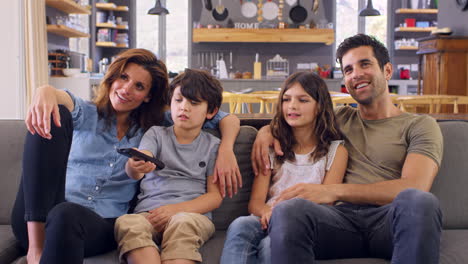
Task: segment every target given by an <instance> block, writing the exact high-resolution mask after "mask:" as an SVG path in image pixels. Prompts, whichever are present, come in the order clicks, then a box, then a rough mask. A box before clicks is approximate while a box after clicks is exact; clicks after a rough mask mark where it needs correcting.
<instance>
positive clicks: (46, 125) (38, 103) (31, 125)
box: [25, 85, 61, 139]
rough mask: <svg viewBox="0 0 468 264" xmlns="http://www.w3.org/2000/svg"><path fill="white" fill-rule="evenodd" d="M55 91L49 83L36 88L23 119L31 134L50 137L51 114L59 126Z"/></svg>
mask: <svg viewBox="0 0 468 264" xmlns="http://www.w3.org/2000/svg"><path fill="white" fill-rule="evenodd" d="M55 91H56V89H55V88H54V87H52V86H50V85H44V86H41V87H39V88H37V89H36V92H35V93H34V97H33V100H32V103H31V105H30V107H29V110H28V113H27V115H26V120H25V123H26V127H27V129H28V130H29V132H30V133H31V134H33V135H34V134H35V133H38V134H39V135H40V136H41V137H43V138H47V139H51V138H52V135H51V134H50V116H51V114H52V117H53V120H54V123H55V125H56V126H57V127H60V126H61V124H60V113H59V108H58V103H57V95H56V93H55Z"/></svg>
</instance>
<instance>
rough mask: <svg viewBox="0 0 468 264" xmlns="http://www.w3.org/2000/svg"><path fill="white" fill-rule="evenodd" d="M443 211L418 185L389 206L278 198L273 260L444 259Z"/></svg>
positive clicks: (272, 223) (273, 219) (272, 230)
mask: <svg viewBox="0 0 468 264" xmlns="http://www.w3.org/2000/svg"><path fill="white" fill-rule="evenodd" d="M441 229H442V213H441V211H440V208H439V201H438V199H437V198H436V197H435V196H434V195H432V194H431V193H428V192H423V191H419V190H416V189H407V190H405V191H402V192H401V193H400V194H399V195H398V196H397V197H396V198H395V199H394V201H393V202H392V203H390V204H388V205H384V206H374V205H355V204H349V203H344V204H341V205H338V206H328V205H318V204H315V203H313V202H310V201H308V200H304V199H292V200H288V201H284V202H282V203H280V204H278V205H277V206H276V207H275V209H274V210H273V214H272V216H271V220H270V229H269V235H270V237H271V254H272V256H271V260H272V263H273V264H276V263H314V262H315V261H314V260H315V259H338V258H367V257H373V258H385V259H391V261H392V263H408V264H409V263H411V264H418V263H421V264H423V263H424V264H431V263H439V245H440V235H441Z"/></svg>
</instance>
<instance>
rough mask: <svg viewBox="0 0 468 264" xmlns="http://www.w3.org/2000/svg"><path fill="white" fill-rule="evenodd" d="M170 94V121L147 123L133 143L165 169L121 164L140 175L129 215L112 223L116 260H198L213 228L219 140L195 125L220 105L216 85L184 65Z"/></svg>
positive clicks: (217, 197)
mask: <svg viewBox="0 0 468 264" xmlns="http://www.w3.org/2000/svg"><path fill="white" fill-rule="evenodd" d="M170 98H171V116H172V120H173V121H174V125H173V126H171V127H159V126H154V127H152V128H150V129H149V130H148V131H147V132H146V133H145V135H144V136H143V138H142V140H141V143H140V147H139V151H141V152H143V153H145V154H147V155H150V156H153V157H157V158H159V159H160V160H161V161H162V162H163V163H165V165H166V166H165V168H164V169H162V170H156V171H155V169H157V168H156V165H155V164H153V163H151V162H144V161H142V160H136V159H134V158H129V159H128V161H127V164H126V167H125V169H126V172H127V174H128V175H129V177H131V178H133V179H135V180H140V179H142V181H141V183H140V194H139V195H138V204H137V206H136V208H135V214H127V215H123V216H121V217H119V218H118V219H117V221H116V224H115V238H116V240H117V243H118V246H119V251H120V259H121V260H124V259H126V260H127V261H128V262H129V263H143V262H144V263H160V262H161V261H163V262H164V263H169V262H170V263H195V261H199V262H200V261H202V259H201V255H200V253H199V252H198V249H199V248H200V247H201V246H202V245H203V243H204V242H205V241H207V240H208V239H209V238H210V237H211V235H212V234H213V233H214V225H213V223H212V222H211V220H210V218H211V214H210V213H209V212H210V211H212V210H214V209H216V208H217V207H219V205H220V204H221V201H222V197H221V194H220V193H219V190H218V188H217V186H216V185H215V184H214V183H213V168H214V164H215V159H216V154H217V151H218V146H219V139H218V138H216V137H214V136H212V135H210V134H208V133H206V132H204V131H202V130H201V128H202V125H203V123H204V122H205V120H206V119H211V118H212V117H213V116H214V115H215V114H216V113H217V111H218V109H219V107H220V105H221V101H222V87H221V84H220V83H219V81H217V80H216V79H214V78H213V77H212V76H210V75H209V74H208V73H206V72H203V71H199V70H191V69H186V70H185V72H184V73H182V74H180V75H178V76H177V77H176V78H175V79H174V80H173V81H172V83H171V85H170ZM144 176H145V177H144ZM153 237H154V239H155V241H157V242H158V244H159V245H160V252H158V247H157V246H156V243H155V242H153Z"/></svg>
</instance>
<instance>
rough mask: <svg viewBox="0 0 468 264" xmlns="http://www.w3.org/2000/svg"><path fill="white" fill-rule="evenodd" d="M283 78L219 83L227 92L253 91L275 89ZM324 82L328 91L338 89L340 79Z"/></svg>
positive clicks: (226, 80) (235, 80) (228, 80)
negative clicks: (248, 89) (249, 89)
mask: <svg viewBox="0 0 468 264" xmlns="http://www.w3.org/2000/svg"><path fill="white" fill-rule="evenodd" d="M284 80H285V79H276V80H267V79H262V80H254V79H221V80H220V81H221V84H222V85H223V88H224V90H225V91H227V92H232V91H234V92H238V91H240V90H243V89H246V88H252V89H253V90H254V91H267V90H277V89H278V88H281V86H282V85H283V83H284ZM325 83H326V84H327V86H328V89H329V90H330V91H336V92H339V91H340V87H341V79H325Z"/></svg>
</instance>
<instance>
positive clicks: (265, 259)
mask: <svg viewBox="0 0 468 264" xmlns="http://www.w3.org/2000/svg"><path fill="white" fill-rule="evenodd" d="M271 128H272V134H273V136H274V137H275V138H276V139H277V140H279V142H280V144H281V148H282V149H283V151H284V155H283V156H276V157H275V156H274V152H273V151H270V160H271V161H270V162H271V164H272V166H271V168H272V174H273V178H272V179H271V181H270V177H271V174H269V175H259V176H257V177H256V178H255V180H254V183H253V187H252V194H251V197H250V202H249V212H250V213H251V214H252V215H250V216H243V217H239V218H237V219H236V220H234V221H233V222H232V223H231V225H230V226H229V229H228V232H227V238H226V242H225V244H224V249H223V254H222V257H221V263H223V264H228V263H270V251H269V248H270V242H269V237H268V233H267V228H268V225H269V220H270V216H271V213H272V210H274V205H275V203H276V202H277V200H278V198H279V197H280V196H281V194H282V192H283V191H285V190H286V189H288V188H290V187H293V186H295V185H306V184H321V183H323V184H334V183H341V182H342V180H343V177H344V173H345V170H346V165H347V159H348V153H347V151H346V149H345V148H344V147H343V145H342V142H343V141H342V140H341V138H342V136H341V133H340V131H339V129H338V127H337V124H336V121H335V116H334V113H333V108H332V102H331V98H330V95H329V93H328V89H327V86H326V84H325V82H324V81H323V80H322V79H321V78H320V77H319V76H318V75H316V74H314V73H310V72H298V73H295V74H293V75H291V76H290V77H289V78H288V79H287V80H286V81H285V84H284V86H283V88H282V90H281V92H280V95H279V98H278V107H277V111H276V114H275V116H274V118H273V120H272V121H271ZM267 198H268V199H267Z"/></svg>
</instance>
